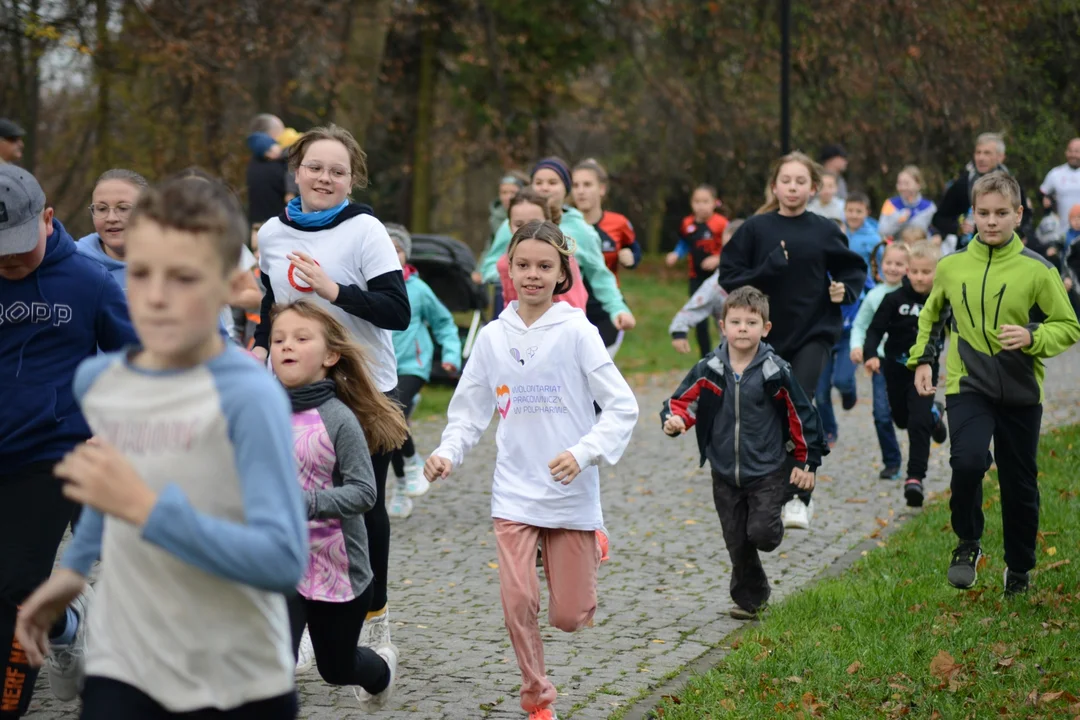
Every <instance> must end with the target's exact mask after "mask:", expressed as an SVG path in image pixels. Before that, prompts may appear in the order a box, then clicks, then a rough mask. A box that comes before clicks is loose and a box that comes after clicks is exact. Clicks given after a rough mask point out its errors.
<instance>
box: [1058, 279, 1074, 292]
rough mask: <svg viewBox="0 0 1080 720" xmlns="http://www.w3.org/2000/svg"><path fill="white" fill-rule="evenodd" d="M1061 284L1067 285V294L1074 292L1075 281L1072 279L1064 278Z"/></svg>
mask: <svg viewBox="0 0 1080 720" xmlns="http://www.w3.org/2000/svg"><path fill="white" fill-rule="evenodd" d="M1061 282H1062V283H1064V284H1065V292H1072V289H1073V281H1072V278H1071V277H1065V278H1062V279H1061Z"/></svg>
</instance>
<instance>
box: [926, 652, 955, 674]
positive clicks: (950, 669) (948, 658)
mask: <svg viewBox="0 0 1080 720" xmlns="http://www.w3.org/2000/svg"><path fill="white" fill-rule="evenodd" d="M959 669H960V666H959V665H957V664H956V660H954V659H953V656H952V655H950V654H949V653H947V652H945V651H944V650H939V651H938V654H937V655H935V656H934V659H933V660H931V661H930V674H931V675H934V676H935V677H939V678H941V679H942V680H945V679H946V678H948V677H949V676H950V675H952V674H953V673H955V672H956V671H957V670H959Z"/></svg>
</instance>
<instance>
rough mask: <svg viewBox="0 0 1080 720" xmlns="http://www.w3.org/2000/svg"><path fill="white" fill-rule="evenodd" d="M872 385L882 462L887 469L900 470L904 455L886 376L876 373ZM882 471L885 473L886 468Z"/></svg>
mask: <svg viewBox="0 0 1080 720" xmlns="http://www.w3.org/2000/svg"><path fill="white" fill-rule="evenodd" d="M871 385H872V387H873V389H874V429H875V430H877V438H878V445H880V446H881V462H882V464H884V465H885V469H886V470H891V469H894V468H895V470H896V471H897V472H899V470H900V464H901V463H902V462H903V456H902V455H901V454H900V443H898V442H897V441H896V430H895V429H894V428H893V421H892V411H891V410H890V409H889V395H888V392H887V390H886V389H885V377H884V376H883V375H881V373H874V377H873V378H871ZM882 472H883V473H884V470H883V471H882Z"/></svg>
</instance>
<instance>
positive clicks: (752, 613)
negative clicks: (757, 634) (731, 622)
mask: <svg viewBox="0 0 1080 720" xmlns="http://www.w3.org/2000/svg"><path fill="white" fill-rule="evenodd" d="M764 611H765V607H764V606H762V607H760V608H758V609H757V610H747V609H746V608H744V607H741V606H739V605H732V606H731V609H730V610H728V615H731V617H733V618H734V619H736V620H757V619H758V617H760V615H761V613H763V612H764Z"/></svg>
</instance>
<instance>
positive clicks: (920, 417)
mask: <svg viewBox="0 0 1080 720" xmlns="http://www.w3.org/2000/svg"><path fill="white" fill-rule="evenodd" d="M881 374H882V375H884V376H885V389H886V391H887V392H888V395H889V408H890V412H891V413H892V418H893V422H894V423H896V427H898V428H900V429H901V430H907V434H908V462H907V476H908V477H909V478H914V479H915V480H924V479H925V478H926V466H927V464H928V463H929V461H930V436H931V434H932V433H933V431H934V398H933V396H930V397H923V396H922V395H920V394H919V391H918V390H916V389H915V371H914V370H908V369H907V368H906V367H905V366H903V365H901V364H900V363H898V362H897V361H896V360H895V359H892V360H890V359H888V358H882V360H881ZM937 375H938V373H937V368H936V367H934V368H933V379H932V380H931V382H932V383H934V384H935V385H936V384H937Z"/></svg>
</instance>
